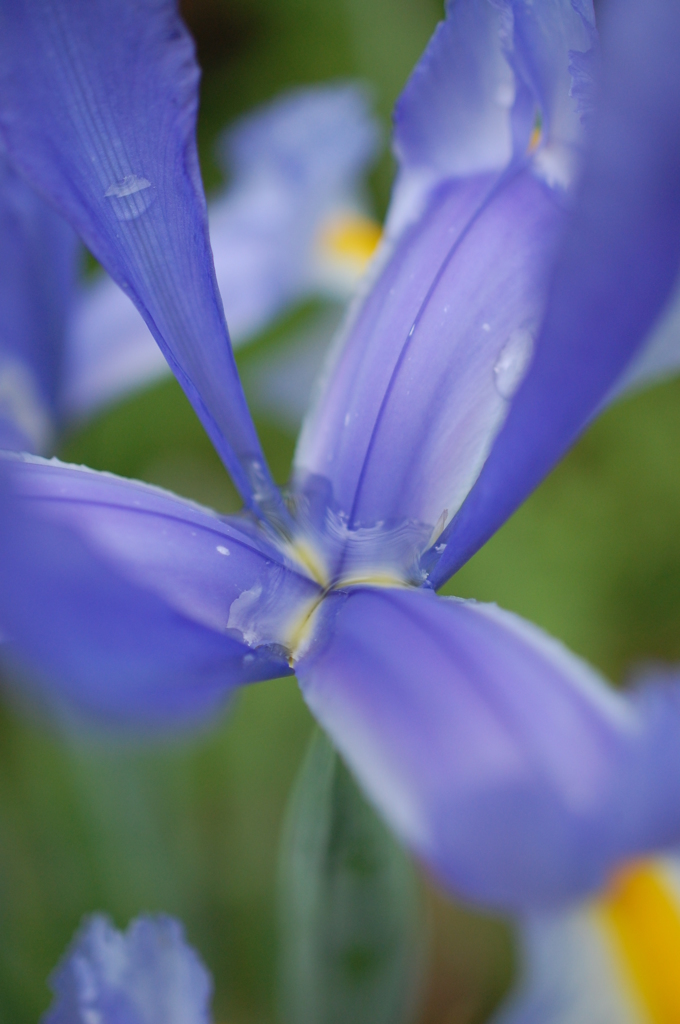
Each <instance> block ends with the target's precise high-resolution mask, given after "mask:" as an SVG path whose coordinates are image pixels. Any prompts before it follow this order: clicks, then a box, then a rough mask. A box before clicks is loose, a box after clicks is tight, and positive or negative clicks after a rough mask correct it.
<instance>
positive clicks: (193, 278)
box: [0, 0, 279, 507]
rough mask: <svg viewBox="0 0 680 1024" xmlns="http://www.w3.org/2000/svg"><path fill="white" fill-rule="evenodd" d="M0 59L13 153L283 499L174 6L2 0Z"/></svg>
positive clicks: (0, 87) (250, 480) (194, 74)
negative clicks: (222, 265)
mask: <svg viewBox="0 0 680 1024" xmlns="http://www.w3.org/2000/svg"><path fill="white" fill-rule="evenodd" d="M0 62H1V67H2V73H1V77H0V131H2V134H3V136H4V140H5V143H6V145H7V149H8V152H9V153H10V156H11V158H12V159H13V160H14V161H15V162H16V164H17V166H19V167H20V168H21V170H22V172H23V173H24V174H25V175H26V177H27V178H28V179H29V181H30V182H31V183H32V184H33V185H34V186H35V187H36V188H37V189H38V190H39V191H40V192H42V193H43V194H44V195H45V196H47V197H48V198H49V199H50V200H51V201H52V202H53V203H54V205H55V206H56V207H57V208H58V209H59V210H60V212H62V213H63V214H64V216H65V217H66V218H67V219H68V220H69V221H70V222H71V223H72V224H73V226H74V227H75V228H76V229H77V230H78V231H79V233H80V234H81V235H82V237H83V238H84V240H85V242H86V244H87V245H88V246H89V248H90V249H91V250H92V252H93V253H94V254H95V256H97V258H98V259H99V260H100V261H101V263H102V264H103V265H104V266H105V267H106V269H107V270H108V271H109V272H110V274H111V275H112V277H113V278H114V279H115V280H116V281H117V282H118V283H119V284H120V285H121V287H123V288H124V289H125V290H126V291H127V292H128V293H129V294H130V296H131V298H132V299H133V300H134V302H135V304H136V305H137V306H138V308H139V309H140V311H141V312H142V314H143V316H144V318H145V320H146V321H147V323H148V325H149V328H150V329H151V331H152V333H153V334H154V337H155V338H156V340H157V341H158V343H159V344H160V346H161V348H162V349H163V352H164V354H165V356H166V357H167V359H168V362H169V363H170V365H171V367H172V369H173V370H174V372H175V373H176V375H177V377H178V379H179V381H180V383H181V384H182V387H183V388H184V390H185V391H186V393H187V395H188V397H189V399H190V400H191V402H192V404H193V405H194V407H195V409H196V411H197V413H198V415H199V416H200V418H201V420H202V422H203V424H204V426H205V428H206V430H207V431H208V433H209V435H210V437H211V439H212V441H213V443H214V444H215V446H216V448H217V449H218V451H219V452H220V454H221V456H222V458H223V459H224V462H225V464H226V465H227V467H228V468H229V470H230V472H231V474H232V476H233V478H234V482H235V483H236V485H237V487H238V488H239V490H240V491H241V493H242V494H243V496H244V498H245V500H246V501H247V502H249V503H250V504H251V506H253V507H254V506H256V505H257V504H258V502H259V503H260V504H262V503H266V502H267V501H273V502H275V503H276V502H279V499H278V498H277V497H275V496H274V491H273V484H272V483H271V480H270V478H269V477H268V473H267V471H266V469H265V467H264V459H263V456H262V452H261V449H260V445H259V442H258V439H257V436H256V433H255V428H254V427H253V424H252V422H251V420H250V415H249V413H248V409H247V406H246V403H245V398H244V396H243V392H242V389H241V385H240V382H239V380H238V374H237V372H236V368H235V364H234V359H233V354H232V352H231V347H230V344H229V339H228V335H227V330H226V325H225V322H224V315H223V311H222V304H221V301H220V297H219V293H218V291H217V286H216V283H215V273H214V270H213V263H212V257H211V253H210V245H209V242H208V230H207V219H206V210H205V200H204V197H203V192H202V187H201V182H200V174H199V169H198V160H197V156H196V147H195V139H194V126H195V119H196V104H197V85H198V69H197V67H196V64H195V62H194V57H193V47H192V43H191V40H190V38H189V36H188V35H187V33H186V30H185V29H184V26H183V24H182V22H181V21H180V19H179V17H178V15H177V13H176V5H175V3H174V2H172V0H129V2H126V3H111V2H110V0H54V2H53V0H27V2H25V3H18V4H15V3H5V4H3V5H2V7H1V8H0ZM260 491H263V492H265V496H264V497H262V496H261V495H260V493H259V492H260Z"/></svg>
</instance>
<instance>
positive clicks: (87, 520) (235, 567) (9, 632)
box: [0, 460, 318, 726]
mask: <svg viewBox="0 0 680 1024" xmlns="http://www.w3.org/2000/svg"><path fill="white" fill-rule="evenodd" d="M8 468H9V469H10V470H11V491H10V492H9V493H7V492H6V493H5V494H4V500H3V508H2V520H3V528H2V531H0V533H1V534H2V536H1V538H0V549H1V556H2V557H1V558H0V565H1V567H2V568H1V570H0V571H1V573H2V587H1V588H0V590H1V594H0V623H1V624H2V631H3V635H4V636H5V638H6V639H8V640H9V641H10V645H11V648H12V650H15V651H16V652H17V654H18V656H19V657H20V658H21V659H23V660H24V661H25V662H26V664H27V665H28V667H29V668H30V669H31V670H32V671H33V672H34V673H36V674H37V676H38V681H39V683H40V688H41V691H42V692H43V693H45V694H47V696H48V698H49V697H50V695H52V696H53V697H54V699H55V700H59V699H62V700H64V701H66V702H67V703H69V704H70V705H72V706H73V707H74V708H75V709H76V710H82V711H85V712H88V711H89V712H92V713H96V714H98V715H99V716H100V717H102V718H103V719H109V720H111V721H116V720H125V721H127V722H129V723H130V722H131V723H135V722H136V723H138V724H139V725H141V726H144V725H145V724H149V725H152V724H154V723H156V722H157V723H159V724H163V723H165V722H171V721H173V720H177V721H181V720H182V719H183V718H185V719H190V718H192V717H196V716H198V715H202V714H206V713H207V712H209V711H211V710H213V709H214V708H215V707H216V706H219V704H220V703H222V702H223V700H224V696H225V694H227V693H228V692H229V691H230V690H232V689H233V688H234V686H237V685H240V684H242V683H246V682H250V681H253V680H256V679H263V678H274V677H276V676H280V675H286V674H288V673H289V668H288V663H287V660H286V659H285V657H284V656H283V651H282V647H281V644H282V643H284V642H285V628H286V624H287V622H288V620H289V618H293V619H294V618H295V615H296V614H297V613H299V609H300V608H301V607H304V606H305V603H306V602H308V601H309V600H310V597H312V596H315V595H316V593H317V590H318V588H316V587H315V585H314V584H312V583H311V581H309V580H307V579H306V578H304V577H302V576H299V575H298V574H297V573H295V572H294V571H292V570H290V569H288V568H286V566H285V565H283V564H282V562H281V561H280V560H279V559H278V556H277V555H276V553H275V552H274V551H273V550H271V549H270V548H269V547H268V546H267V544H266V543H265V542H263V541H261V540H259V539H258V536H257V535H256V533H255V531H254V530H252V529H250V530H249V528H248V526H247V524H245V523H244V524H243V525H241V524H240V523H239V522H238V521H236V520H233V519H232V520H225V519H221V518H220V517H218V516H217V515H214V514H212V513H210V512H208V511H207V510H204V509H202V508H200V506H195V505H192V504H191V503H190V502H185V501H182V500H181V499H179V498H176V497H175V496H174V495H171V494H168V493H166V492H163V491H159V490H158V489H155V488H152V487H148V486H145V485H143V484H137V483H134V482H131V481H127V480H122V479H120V478H117V477H113V476H110V475H109V474H99V473H94V472H92V471H90V470H85V469H79V468H75V467H68V466H64V465H62V464H59V463H54V462H45V461H43V460H30V461H12V462H11V463H5V473H7V470H8ZM256 616H257V622H256V621H255V619H256Z"/></svg>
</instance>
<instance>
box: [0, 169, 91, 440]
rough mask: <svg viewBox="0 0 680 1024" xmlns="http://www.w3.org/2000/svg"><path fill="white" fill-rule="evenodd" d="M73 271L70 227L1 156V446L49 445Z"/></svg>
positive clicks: (73, 242)
mask: <svg viewBox="0 0 680 1024" xmlns="http://www.w3.org/2000/svg"><path fill="white" fill-rule="evenodd" d="M75 275H76V236H75V235H74V233H73V231H72V230H71V228H70V227H69V226H68V224H67V223H66V221H64V220H62V218H61V217H60V216H59V215H58V214H56V213H55V212H54V211H53V210H52V209H51V208H50V207H49V206H47V205H46V204H45V203H44V202H43V200H42V199H40V198H39V196H38V195H37V194H36V193H35V192H34V191H33V189H32V188H31V187H30V186H29V185H27V184H26V182H25V181H24V180H23V179H22V178H20V177H19V176H18V175H17V174H16V173H15V172H14V171H13V170H12V168H11V166H10V165H9V163H8V162H7V159H6V158H5V156H4V155H3V154H1V153H0V309H2V326H1V327H0V448H15V449H18V450H25V451H45V450H46V449H47V448H48V447H49V445H50V442H51V440H52V437H53V434H54V430H55V428H56V426H57V423H58V419H59V414H60V412H61V409H60V398H61V394H60V383H61V379H62V371H63V365H62V364H63V355H64V340H65V335H66V323H67V318H68V315H69V313H70V311H71V306H72V302H73V298H74V294H75Z"/></svg>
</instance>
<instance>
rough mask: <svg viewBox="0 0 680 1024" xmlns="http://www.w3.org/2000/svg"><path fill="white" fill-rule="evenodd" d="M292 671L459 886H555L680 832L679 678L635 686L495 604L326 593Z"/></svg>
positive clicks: (381, 793)
mask: <svg viewBox="0 0 680 1024" xmlns="http://www.w3.org/2000/svg"><path fill="white" fill-rule="evenodd" d="M297 673H298V678H299V679H300V685H301V687H302V691H303V694H304V696H305V699H306V700H307V702H308V704H309V706H310V708H311V709H312V711H313V712H314V714H315V715H316V717H317V718H318V719H319V721H320V723H321V724H322V725H323V727H324V728H325V729H326V730H327V731H328V733H329V734H330V736H331V738H332V739H333V741H334V742H335V743H336V745H337V746H338V749H339V750H340V752H341V753H342V754H343V756H344V757H345V758H346V759H347V762H348V764H349V766H350V767H351V768H352V770H353V771H354V772H355V773H356V775H357V778H358V779H359V781H360V782H361V783H362V785H363V786H364V787H365V789H366V792H367V793H368V795H369V796H370V797H371V799H372V800H373V801H374V803H375V804H376V806H377V807H378V809H379V810H380V811H381V812H382V813H383V814H384V815H385V817H386V818H387V820H388V821H389V822H390V824H391V825H392V827H393V828H394V829H395V830H396V831H397V833H398V834H399V835H401V837H402V838H403V839H404V841H405V842H406V843H407V844H409V845H410V846H411V847H412V848H413V849H414V850H415V851H416V852H417V853H418V854H419V855H420V856H421V857H423V859H424V860H425V861H426V862H427V863H428V864H429V865H430V867H431V868H432V869H433V870H434V871H435V872H436V873H437V874H438V875H439V877H440V878H441V879H442V880H443V881H444V882H445V884H447V885H448V886H449V887H450V888H451V889H453V890H454V891H455V892H458V893H459V894H462V895H463V896H465V897H467V898H470V899H473V900H475V901H478V902H482V903H486V904H492V905H495V906H500V907H504V908H528V907H540V906H545V905H551V904H556V903H559V902H561V901H565V900H569V899H573V898H575V897H577V896H579V895H580V894H582V893H584V892H587V891H589V890H591V889H593V888H595V887H597V886H599V885H600V884H601V883H602V882H603V880H604V878H605V876H606V873H607V872H608V870H609V869H610V868H611V867H612V866H613V864H614V863H615V862H616V860H617V859H619V858H622V857H625V856H630V855H632V854H637V853H638V852H640V851H642V850H645V849H649V848H650V847H653V846H654V845H656V844H660V843H662V842H668V841H669V839H670V838H671V836H673V837H674V838H675V840H676V841H677V839H678V838H680V811H679V810H678V808H679V807H680V800H679V799H678V797H679V796H680V794H679V793H678V789H679V788H680V764H679V763H678V760H679V757H680V755H679V754H678V752H677V751H678V747H679V744H678V725H679V722H678V720H679V717H680V715H679V714H678V711H679V708H678V704H679V703H680V698H679V697H678V693H677V687H676V688H675V689H674V690H672V691H671V694H670V697H669V695H666V698H665V699H664V700H660V701H659V702H658V703H656V697H654V699H652V700H651V701H649V700H648V699H647V696H645V699H642V700H640V701H636V702H630V701H628V700H626V699H624V698H623V697H621V696H619V695H617V694H616V693H614V692H613V691H611V690H609V689H608V687H607V686H606V685H605V684H604V683H603V682H602V681H601V679H600V678H599V677H598V676H597V674H596V673H595V672H594V671H592V670H591V669H589V668H588V666H587V665H585V664H584V663H583V662H581V661H580V660H579V659H577V658H576V657H574V656H573V655H571V654H570V653H569V652H568V651H567V650H566V649H565V648H563V647H562V646H561V645H560V644H558V643H557V642H556V641H554V640H552V639H550V638H549V637H547V636H546V635H545V634H543V633H542V632H541V631H540V630H538V629H536V628H535V627H533V626H531V625H529V624H528V623H526V622H524V621H523V620H521V619H519V618H518V617H516V616H514V615H511V614H510V613H508V612H503V611H501V610H500V609H498V608H496V607H495V606H493V605H479V604H476V603H474V602H464V601H459V600H455V599H445V598H438V597H436V595H434V594H432V593H431V592H428V591H424V590H406V589H400V590H397V589H392V590H388V589H384V590H378V589H369V588H365V589H360V588H355V589H353V590H351V591H350V592H349V593H348V594H344V595H343V594H342V593H337V594H335V595H332V596H329V597H328V598H326V600H325V602H324V604H323V605H322V611H321V612H320V613H319V617H318V619H317V621H316V624H315V629H314V633H313V636H312V638H311V642H310V646H309V648H308V653H307V654H306V655H305V656H303V658H302V660H301V661H300V663H299V665H298V666H297ZM662 708H663V710H664V714H663V715H662V714H661V713H660V712H661V710H662ZM663 723H665V724H663ZM654 793H656V794H657V795H656V796H653V794H654ZM650 801H651V804H653V806H650Z"/></svg>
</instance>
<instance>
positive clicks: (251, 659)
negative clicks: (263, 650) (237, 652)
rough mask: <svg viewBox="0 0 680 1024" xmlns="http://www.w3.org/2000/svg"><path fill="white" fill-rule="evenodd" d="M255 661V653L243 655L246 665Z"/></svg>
mask: <svg viewBox="0 0 680 1024" xmlns="http://www.w3.org/2000/svg"><path fill="white" fill-rule="evenodd" d="M254 661H255V655H254V654H245V655H244V656H243V664H244V665H252V663H253V662H254Z"/></svg>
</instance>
